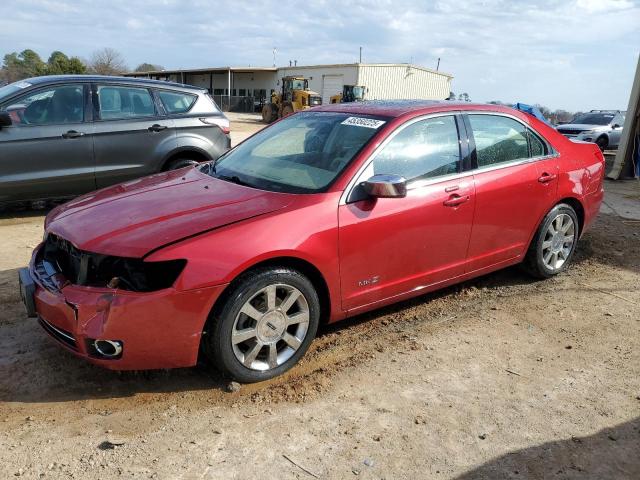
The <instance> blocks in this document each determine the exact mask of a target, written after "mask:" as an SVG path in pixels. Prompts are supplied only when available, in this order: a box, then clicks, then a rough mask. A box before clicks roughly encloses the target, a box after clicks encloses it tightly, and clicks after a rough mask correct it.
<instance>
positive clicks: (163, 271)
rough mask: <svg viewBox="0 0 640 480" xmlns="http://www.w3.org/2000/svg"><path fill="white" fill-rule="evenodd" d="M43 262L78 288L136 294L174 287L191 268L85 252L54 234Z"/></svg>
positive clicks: (43, 253)
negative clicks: (182, 273)
mask: <svg viewBox="0 0 640 480" xmlns="http://www.w3.org/2000/svg"><path fill="white" fill-rule="evenodd" d="M39 261H42V262H44V263H46V264H47V267H48V269H45V270H47V271H50V272H51V273H52V274H53V273H56V272H57V273H61V274H62V275H63V276H64V278H65V279H66V280H67V281H68V282H70V283H72V284H74V285H82V286H90V287H108V288H120V289H123V290H131V291H134V292H152V291H155V290H161V289H163V288H169V287H171V286H172V285H173V284H174V283H175V281H176V280H177V279H178V276H179V275H180V273H181V272H182V270H183V269H184V266H185V265H186V264H187V261H186V260H168V261H163V262H145V261H144V260H142V259H139V258H129V257H116V256H113V255H102V254H99V253H91V252H85V251H83V250H80V249H78V248H76V247H75V245H73V244H72V243H71V242H69V241H67V240H65V239H63V238H61V237H58V236H57V235H53V234H50V235H48V236H47V237H46V239H45V243H44V248H43V249H42V251H41V258H40V259H39Z"/></svg>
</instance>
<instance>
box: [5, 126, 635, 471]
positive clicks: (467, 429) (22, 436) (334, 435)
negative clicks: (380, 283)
mask: <svg viewBox="0 0 640 480" xmlns="http://www.w3.org/2000/svg"><path fill="white" fill-rule="evenodd" d="M245 123H246V122H245ZM256 125H257V124H256ZM256 125H253V126H251V125H250V124H249V123H246V124H245V125H241V126H237V125H234V130H235V132H236V134H247V133H248V132H250V131H253V129H255V128H256ZM236 138H237V137H236ZM637 187H638V188H637V189H635V187H631V190H630V192H631V193H625V194H624V195H623V196H624V198H625V199H626V200H627V201H628V200H634V199H635V201H636V204H635V205H636V207H637V213H638V214H640V195H639V194H640V185H638V186H637ZM607 188H608V189H614V188H615V185H614V184H611V183H608V184H607ZM634 189H635V190H634ZM634 195H636V196H635V197H634ZM610 198H611V197H610ZM607 211H608V212H609V213H605V214H601V215H600V217H599V219H598V220H597V223H596V224H595V225H594V227H593V229H592V230H591V231H589V232H588V233H587V234H586V235H585V237H584V238H583V239H582V240H581V242H580V243H579V245H578V250H577V254H576V257H575V259H574V264H573V266H572V267H571V268H570V269H569V271H568V272H566V273H565V274H562V275H560V276H559V277H557V278H554V279H552V280H547V281H542V282H539V281H533V280H531V279H530V278H529V277H528V276H526V275H525V274H523V273H521V272H520V271H519V270H518V269H517V268H511V269H507V270H504V271H502V272H498V273H495V274H492V275H488V276H486V277H482V278H480V279H477V280H474V281H471V282H467V283H465V284H463V285H459V286H456V287H453V288H448V289H445V290H443V291H440V292H437V293H434V294H429V295H426V296H423V297H420V298H417V299H414V300H412V301H408V302H404V303H401V304H398V305H395V306H392V307H389V308H385V309H382V310H379V311H376V312H373V313H370V314H366V315H363V316H360V317H357V318H355V319H351V320H348V321H345V322H343V323H341V324H337V325H335V326H331V327H326V328H324V329H323V330H322V331H321V332H320V334H319V337H318V338H317V339H316V340H315V341H314V343H313V345H312V347H311V350H310V352H309V353H308V354H307V355H306V357H305V358H304V359H303V361H302V363H301V364H300V365H299V366H297V367H296V368H294V369H293V370H292V371H291V372H290V373H288V374H287V375H285V376H284V377H282V378H278V379H276V380H273V381H271V382H267V383H263V384H258V385H245V386H242V388H241V389H240V391H238V392H234V393H227V392H226V390H225V386H226V384H225V382H224V381H223V379H221V378H220V377H219V376H218V375H217V374H215V373H211V372H209V371H208V370H207V369H206V368H204V367H202V366H201V367H197V368H193V369H181V370H174V371H162V372H141V373H120V374H119V373H116V372H110V371H106V370H102V369H100V368H97V367H93V366H91V365H88V364H86V363H84V362H82V361H80V360H78V359H76V358H74V357H73V356H72V355H70V354H68V353H66V352H65V351H63V350H62V349H61V348H59V347H58V346H57V345H55V344H54V343H53V341H52V340H50V339H49V338H48V337H47V336H46V334H45V333H44V332H43V331H42V330H41V329H40V327H39V326H38V325H37V324H36V321H35V320H33V319H27V318H26V317H25V314H24V310H23V307H22V305H21V304H20V302H19V295H18V290H17V281H16V279H17V269H18V268H19V267H21V266H23V265H25V264H26V263H27V261H28V258H29V256H30V252H31V250H32V248H33V247H34V246H35V245H36V244H37V242H38V241H39V239H40V238H41V235H42V221H43V215H44V211H15V212H9V213H5V214H4V215H2V217H0V241H1V243H0V245H2V248H1V249H0V478H3V479H4V478H14V476H19V477H24V478H81V479H85V478H86V479H102V478H120V477H124V478H158V479H218V478H219V479H243V478H281V479H289V478H292V479H296V478H297V479H313V478H326V479H345V478H363V479H405V478H406V479H410V478H416V479H418V478H419V479H431V478H433V479H450V478H460V479H475V478H491V479H493V478H496V479H507V478H513V479H521V478H535V479H537V478H540V479H542V478H545V479H546V478H554V479H555V478H558V479H567V478H580V479H583V478H587V479H605V478H606V479H625V478H628V479H632V478H635V479H637V478H640V295H638V291H639V286H640V222H638V221H637V220H628V219H624V218H622V217H620V216H619V215H617V214H616V210H615V209H612V208H609V209H607ZM132 321H135V319H132Z"/></svg>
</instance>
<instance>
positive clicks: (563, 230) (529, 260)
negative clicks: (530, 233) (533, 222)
mask: <svg viewBox="0 0 640 480" xmlns="http://www.w3.org/2000/svg"><path fill="white" fill-rule="evenodd" d="M579 225H580V224H579V222H578V216H577V215H576V212H575V210H574V209H573V208H572V207H571V206H570V205H567V204H566V203H560V204H558V205H556V206H555V207H553V208H552V209H551V211H550V212H549V213H548V214H547V215H546V217H545V218H544V220H543V221H542V223H541V224H540V226H539V227H538V230H537V232H536V234H535V236H534V237H533V241H532V242H531V246H530V247H529V251H528V252H527V256H526V257H525V261H524V263H523V265H524V267H525V270H527V271H528V272H529V273H530V274H531V275H533V276H534V277H536V278H550V277H553V276H554V275H557V274H559V273H560V272H563V271H564V270H566V269H567V266H568V265H569V262H570V261H571V258H572V257H573V253H574V251H575V248H576V243H577V242H578V235H579V230H580V227H579Z"/></svg>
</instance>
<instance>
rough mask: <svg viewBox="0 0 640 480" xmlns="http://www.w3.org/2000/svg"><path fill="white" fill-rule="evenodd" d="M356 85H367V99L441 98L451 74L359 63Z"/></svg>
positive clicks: (445, 94) (449, 86) (446, 93)
mask: <svg viewBox="0 0 640 480" xmlns="http://www.w3.org/2000/svg"><path fill="white" fill-rule="evenodd" d="M358 85H364V86H366V87H367V88H368V90H367V93H366V96H365V98H366V99H367V100H399V99H411V98H414V99H423V100H444V99H446V98H449V92H450V91H451V77H450V76H448V75H445V74H442V73H438V72H433V71H429V70H424V69H421V68H417V67H414V66H411V65H361V66H360V69H359V76H358Z"/></svg>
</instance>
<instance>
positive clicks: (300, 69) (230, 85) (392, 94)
mask: <svg viewBox="0 0 640 480" xmlns="http://www.w3.org/2000/svg"><path fill="white" fill-rule="evenodd" d="M127 75H128V76H131V77H146V78H154V79H157V80H167V81H174V82H179V83H186V84H190V85H197V86H200V87H203V88H206V89H208V90H209V92H210V93H211V94H212V95H213V96H214V98H215V100H216V102H217V103H218V105H221V106H222V108H223V109H224V110H241V111H253V110H255V109H257V108H259V107H260V106H261V105H262V104H263V103H264V102H265V101H267V100H268V99H269V97H270V94H271V91H272V90H275V91H278V90H279V88H280V86H281V79H282V77H285V76H302V77H305V78H307V79H308V80H309V89H310V90H313V91H315V92H318V93H319V94H320V95H321V96H322V103H323V104H327V103H330V100H329V99H330V97H331V96H332V95H335V94H338V93H341V92H342V87H343V86H344V85H362V86H364V87H365V88H366V90H365V92H366V93H365V99H366V100H396V99H406V98H416V99H425V100H444V99H446V98H448V97H449V92H450V91H451V80H452V79H453V76H452V75H450V74H448V73H444V72H440V71H436V70H431V69H429V68H425V67H421V66H418V65H413V64H408V63H370V64H367V63H350V64H335V65H307V66H289V67H214V68H202V69H187V70H162V71H153V72H135V73H129V74H127Z"/></svg>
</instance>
